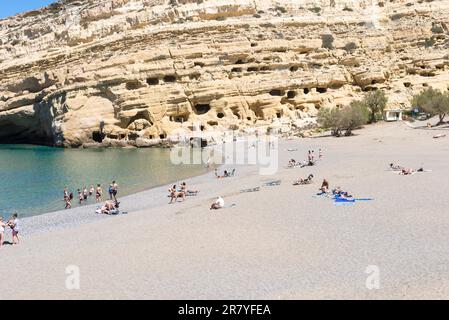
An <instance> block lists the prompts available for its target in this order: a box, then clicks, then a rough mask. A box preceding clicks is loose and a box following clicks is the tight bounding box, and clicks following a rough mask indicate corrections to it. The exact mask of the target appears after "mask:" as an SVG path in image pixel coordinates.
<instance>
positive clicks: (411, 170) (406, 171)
mask: <svg viewBox="0 0 449 320" xmlns="http://www.w3.org/2000/svg"><path fill="white" fill-rule="evenodd" d="M418 170H421V171H422V168H421V169H418ZM415 172H417V171H416V170H414V169H411V168H408V169H407V168H403V169H402V170H401V172H399V174H400V175H403V176H406V175H410V174H414V173H415Z"/></svg>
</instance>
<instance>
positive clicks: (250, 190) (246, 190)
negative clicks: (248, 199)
mask: <svg viewBox="0 0 449 320" xmlns="http://www.w3.org/2000/svg"><path fill="white" fill-rule="evenodd" d="M259 190H260V187H255V188H250V189H243V190H240V192H242V193H243V192H257V191H259Z"/></svg>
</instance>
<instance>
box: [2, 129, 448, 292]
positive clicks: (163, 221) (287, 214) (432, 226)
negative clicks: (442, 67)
mask: <svg viewBox="0 0 449 320" xmlns="http://www.w3.org/2000/svg"><path fill="white" fill-rule="evenodd" d="M445 132H447V131H445V130H425V129H412V128H410V127H408V126H407V125H405V124H404V123H380V124H376V125H372V126H367V127H366V128H364V129H362V130H357V131H355V134H356V135H355V136H352V137H342V138H334V137H322V138H304V139H299V138H298V139H295V140H284V141H281V142H280V143H279V164H280V167H279V170H278V172H277V173H276V174H275V175H273V176H261V175H259V171H258V168H257V167H255V166H237V167H236V168H237V173H236V176H235V177H232V178H226V179H216V178H215V177H214V173H213V172H210V173H207V174H205V175H202V176H199V177H195V178H192V179H188V180H187V182H188V184H189V186H190V187H189V188H190V189H198V190H200V193H199V195H198V196H196V197H188V198H187V200H186V201H185V202H178V203H176V204H171V205H169V204H167V203H168V198H167V197H166V195H167V189H168V187H169V186H162V187H158V188H155V189H151V190H148V191H145V192H141V193H138V194H134V195H131V196H127V197H125V198H122V199H120V200H121V209H122V210H123V211H126V212H127V214H124V215H119V216H100V215H96V214H95V213H94V207H95V206H86V207H81V208H76V209H73V210H70V211H65V212H54V213H49V214H45V215H40V216H35V217H31V218H27V219H24V220H23V221H22V229H23V234H22V237H21V244H20V245H19V246H16V247H12V246H10V245H6V246H4V247H2V248H1V249H0V257H1V260H2V263H0V273H1V274H3V275H4V276H3V277H2V281H1V284H0V299H406V298H407V299H422V298H424V299H428V298H436V299H440V298H443V299H447V298H449V280H448V279H449V268H448V265H449V242H448V241H447V240H448V230H449V211H448V208H449V194H448V190H449V180H448V179H447V177H448V176H449V166H448V159H449V137H443V138H440V139H433V138H432V136H433V135H435V134H438V133H445ZM319 148H321V149H322V150H323V154H324V156H323V159H322V160H321V161H319V163H318V164H317V165H316V166H313V167H305V168H293V169H288V168H285V165H286V164H287V162H288V159H290V158H295V159H297V160H304V159H305V158H306V154H307V150H309V149H314V150H315V152H317V150H318V149H319ZM288 149H297V151H287V150H288ZM390 162H395V163H399V164H402V165H404V166H407V167H411V168H419V167H420V166H424V168H425V169H430V170H432V171H431V172H424V173H417V174H414V175H411V176H401V175H398V174H395V173H393V172H391V171H389V170H388V164H389V163H390ZM232 167H233V166H224V167H222V168H221V170H223V169H226V168H232ZM309 173H312V174H314V176H315V178H314V183H313V184H311V185H306V186H293V185H292V182H293V181H294V180H297V179H298V178H299V177H304V178H305V177H307V175H308V174H309ZM323 178H326V179H328V180H329V182H330V185H331V188H332V187H336V186H341V187H342V188H344V189H347V190H348V191H349V192H351V193H352V194H353V195H354V196H355V197H357V198H373V199H374V200H373V201H363V202H357V203H355V204H354V205H351V206H350V205H343V206H336V205H335V204H334V203H333V201H332V200H331V199H328V198H323V197H321V198H320V197H314V195H315V194H316V192H317V189H318V188H319V186H320V183H321V181H322V179H323ZM278 179H280V180H282V183H281V185H280V186H274V187H263V186H262V185H263V183H264V182H267V181H271V180H278ZM257 186H262V187H261V189H260V191H258V192H252V193H240V192H239V190H241V189H246V188H252V187H257ZM218 195H221V196H222V197H223V198H224V199H225V202H226V205H230V204H235V206H232V207H226V208H224V209H221V210H217V211H211V210H209V206H210V203H211V202H212V200H213V199H214V198H215V197H216V196H218ZM6 240H8V241H10V234H9V233H8V234H7V238H6ZM72 265H73V266H77V267H79V271H80V289H77V290H68V289H67V288H66V278H67V277H68V274H66V268H67V266H72ZM368 266H377V267H378V269H379V276H380V278H379V279H380V288H379V289H373V290H370V289H368V288H367V286H366V279H367V277H368V276H369V274H367V273H366V272H365V271H366V269H367V267H368Z"/></svg>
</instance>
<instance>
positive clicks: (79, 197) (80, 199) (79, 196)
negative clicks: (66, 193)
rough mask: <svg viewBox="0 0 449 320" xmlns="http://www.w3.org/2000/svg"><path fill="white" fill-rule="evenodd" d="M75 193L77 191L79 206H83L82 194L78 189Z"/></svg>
mask: <svg viewBox="0 0 449 320" xmlns="http://www.w3.org/2000/svg"><path fill="white" fill-rule="evenodd" d="M77 191H78V199H79V202H80V204H83V200H84V196H83V193H82V192H81V190H80V189H78V190H77Z"/></svg>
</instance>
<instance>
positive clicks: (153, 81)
mask: <svg viewBox="0 0 449 320" xmlns="http://www.w3.org/2000/svg"><path fill="white" fill-rule="evenodd" d="M147 84H148V85H150V86H155V85H158V84H159V79H158V78H148V79H147Z"/></svg>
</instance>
